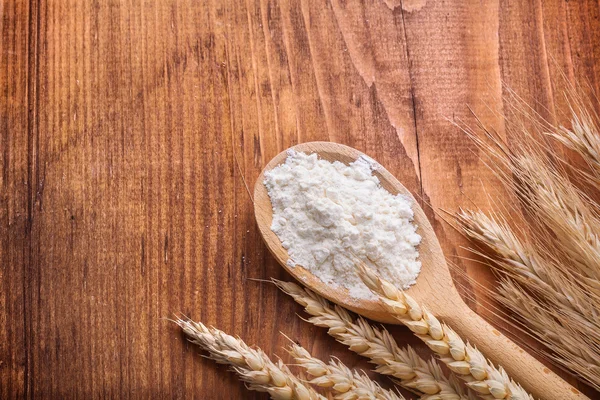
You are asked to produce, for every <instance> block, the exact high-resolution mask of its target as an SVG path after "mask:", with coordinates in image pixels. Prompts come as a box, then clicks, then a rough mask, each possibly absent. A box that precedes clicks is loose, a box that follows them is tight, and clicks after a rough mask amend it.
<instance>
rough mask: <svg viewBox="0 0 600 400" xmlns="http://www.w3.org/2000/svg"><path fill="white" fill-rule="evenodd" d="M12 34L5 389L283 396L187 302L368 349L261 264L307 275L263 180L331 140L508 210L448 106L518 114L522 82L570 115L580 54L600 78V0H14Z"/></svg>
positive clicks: (328, 349)
mask: <svg viewBox="0 0 600 400" xmlns="http://www.w3.org/2000/svg"><path fill="white" fill-rule="evenodd" d="M0 32H1V42H0V50H1V51H0V171H1V173H0V398H20V397H39V398H71V397H77V398H101V397H102V398H104V397H110V398H138V397H165V398H190V397H196V398H206V399H229V398H231V399H235V398H250V399H255V398H256V399H264V398H266V397H265V396H264V395H261V394H254V393H250V392H248V391H247V390H246V389H245V388H244V385H243V384H241V383H239V382H238V381H237V380H236V378H235V377H234V376H233V374H231V373H228V372H226V369H225V368H224V367H222V366H216V365H214V364H213V363H212V362H211V361H207V360H205V359H203V358H202V357H200V356H199V353H198V352H197V351H195V350H196V349H194V347H193V346H191V345H190V344H188V343H187V342H186V341H185V340H184V338H183V336H182V335H181V333H180V332H179V330H178V329H177V328H176V326H175V325H174V324H173V323H171V322H169V321H167V320H166V319H165V318H168V317H171V316H173V314H174V313H183V314H185V315H188V316H190V317H192V318H194V319H196V320H201V321H203V322H205V323H207V324H213V325H215V326H216V327H218V328H221V329H223V330H225V331H227V332H229V333H232V334H237V335H239V336H240V337H242V338H243V339H244V340H245V341H247V342H248V343H251V344H257V345H259V346H261V347H262V348H263V349H265V350H266V351H267V352H268V353H270V354H274V353H277V354H280V355H282V356H284V358H286V357H285V354H284V352H283V351H282V346H284V345H285V344H286V339H285V338H284V337H283V336H282V335H281V333H280V332H284V333H286V334H287V335H288V336H290V338H292V339H294V340H297V341H299V342H300V343H302V344H303V345H305V346H307V347H308V348H309V349H310V350H311V351H312V352H313V353H314V354H315V355H317V356H322V357H325V356H329V355H336V356H339V357H340V358H341V359H342V360H344V361H345V362H347V363H348V364H350V365H352V366H354V365H358V366H361V367H367V366H366V364H365V363H364V362H362V361H361V360H359V359H358V357H356V356H353V355H351V354H349V353H348V352H347V351H345V350H344V348H343V346H341V345H338V344H336V343H335V342H334V341H333V340H332V339H331V338H329V337H328V336H327V335H326V333H325V332H324V331H323V330H322V329H319V328H314V327H312V326H309V325H308V324H307V323H305V322H303V321H302V320H300V319H299V318H298V317H297V316H296V315H295V314H296V313H298V312H300V307H299V306H297V305H296V304H295V303H293V302H292V301H291V300H290V299H289V298H287V297H286V296H285V295H283V294H281V293H279V292H278V291H277V290H276V289H275V288H274V287H273V286H272V285H269V284H266V283H263V282H260V281H257V280H254V279H258V280H260V279H268V278H269V277H277V278H280V279H289V276H288V275H286V274H285V273H284V271H283V269H282V268H280V267H279V266H278V265H277V264H276V262H275V261H274V260H273V258H272V257H271V256H270V255H269V254H268V252H267V251H266V249H265V246H264V245H263V244H262V242H261V239H260V236H259V234H258V230H257V227H256V225H255V222H254V217H253V214H252V200H251V198H250V196H249V193H248V192H247V188H246V184H247V185H248V186H249V187H252V186H253V184H254V180H255V179H256V177H257V176H258V174H259V173H260V170H261V169H262V167H263V166H264V165H265V164H266V163H267V162H268V161H269V160H270V159H271V158H272V157H273V156H275V155H276V154H277V153H278V152H279V151H281V150H282V149H284V148H286V147H289V146H291V145H293V144H296V143H299V142H305V141H312V140H325V141H326V140H329V141H335V142H339V143H343V144H346V145H349V146H352V147H355V148H357V149H359V150H360V151H363V152H365V153H367V154H369V155H371V156H372V157H374V158H376V159H377V160H378V161H379V162H381V163H382V164H383V165H385V167H386V168H387V169H388V170H389V171H390V172H392V173H393V174H394V175H395V176H396V177H397V178H398V179H399V180H400V181H401V182H402V183H403V184H404V185H405V186H406V187H407V188H408V189H409V190H411V191H412V192H413V193H414V194H415V195H416V196H417V197H418V198H421V199H422V202H423V204H430V205H432V206H433V207H434V208H435V209H445V210H449V211H453V210H457V209H458V207H460V206H468V205H471V204H473V202H474V203H475V204H477V205H480V206H482V207H483V208H484V209H487V208H489V207H490V205H489V200H488V196H489V197H492V198H497V197H500V198H501V197H502V196H505V195H504V194H503V193H502V192H501V191H500V190H499V189H498V187H497V186H498V185H497V183H496V182H495V180H494V179H493V176H492V174H491V173H490V172H489V171H488V170H487V169H486V168H485V166H484V165H483V162H482V161H481V160H480V158H479V154H478V153H477V151H476V149H475V148H474V146H473V145H472V143H470V142H469V140H467V139H466V138H465V136H464V135H463V134H462V133H461V132H460V131H459V130H458V129H456V128H455V127H454V126H453V125H452V124H451V123H450V122H449V119H450V120H451V119H462V120H464V121H465V122H467V123H473V117H472V116H471V115H470V113H469V111H468V108H467V105H470V106H471V107H472V108H473V110H474V111H475V112H476V113H477V114H478V115H479V116H480V117H481V118H482V120H484V121H485V122H486V123H488V124H491V125H493V126H496V127H497V128H498V129H499V130H500V131H501V132H502V121H501V119H500V118H499V117H498V116H497V114H496V113H495V112H494V110H502V108H503V106H506V104H503V97H502V94H503V91H506V88H503V86H502V82H504V83H506V85H508V87H510V88H512V89H514V90H515V91H516V92H517V93H519V94H520V95H521V96H522V97H523V98H524V99H526V100H527V101H530V102H532V103H534V104H535V108H536V109H537V110H538V111H539V112H540V113H542V115H544V116H547V117H548V118H553V119H554V118H556V119H557V120H560V119H561V118H562V117H561V115H560V110H561V109H563V108H564V103H565V102H564V99H563V97H562V93H561V87H562V85H563V83H561V82H562V81H561V79H562V78H561V74H562V73H564V74H565V75H566V77H567V78H568V79H570V80H572V81H574V80H578V81H580V82H582V83H583V84H585V85H586V86H587V87H589V89H590V90H592V89H593V90H595V91H597V92H599V89H600V6H599V4H598V2H597V1H584V0H573V1H567V2H564V1H558V0H550V1H541V0H536V1H525V2H523V1H522V2H518V1H510V2H509V1H500V2H497V1H464V2H450V1H448V2H443V1H433V0H410V1H409V0H366V1H362V2H358V1H356V2H355V1H344V0H328V1H325V0H315V1H308V0H297V1H290V0H280V1H276V0H272V1H270V0H255V1H253V0H245V1H219V0H207V1H192V0H185V1H175V0H163V1H118V0H112V1H96V0H95V1H87V2H86V1H77V0H66V1H62V0H60V1H59V0H50V1H39V0H38V1H35V0H32V1H21V0H0ZM504 101H506V100H504ZM555 114H557V115H558V117H556V116H555ZM508 140H509V141H510V138H508ZM428 210H429V211H428V212H429V216H430V218H431V221H432V224H433V227H434V229H435V230H436V233H437V235H438V237H439V239H440V242H441V244H442V247H443V249H444V251H445V254H446V255H447V256H448V257H449V258H450V259H451V260H452V261H453V262H454V263H456V264H458V267H459V268H460V269H462V270H464V271H466V272H467V273H468V274H469V275H470V276H472V277H474V278H476V279H477V280H479V281H480V282H482V283H486V284H489V283H490V282H491V281H492V279H491V277H490V275H489V273H487V272H486V270H485V268H482V267H480V266H478V265H477V264H476V263H473V262H468V261H465V260H464V259H462V258H457V256H467V255H468V254H467V253H466V252H465V251H464V250H461V249H460V247H461V246H462V245H464V244H465V242H464V240H463V239H462V238H461V237H460V235H459V234H457V233H456V232H455V231H453V229H452V228H451V227H449V226H448V225H445V224H444V223H443V221H442V220H441V219H440V217H437V216H436V215H435V214H434V213H433V212H432V211H431V209H428ZM479 311H481V313H482V314H484V315H485V314H486V312H485V310H479ZM393 332H394V334H395V335H396V337H397V339H398V340H399V342H401V343H404V342H408V343H413V344H415V345H416V346H417V348H418V349H419V350H420V351H422V353H423V354H424V355H426V354H427V351H425V349H424V348H423V346H421V345H419V344H418V343H417V342H416V341H415V340H414V339H413V338H412V337H411V335H410V333H409V332H407V331H405V330H403V329H402V328H393ZM520 337H521V338H522V339H523V340H525V339H524V338H523V335H522V334H520ZM559 373H560V374H561V375H562V376H565V377H567V378H568V375H566V374H565V373H564V372H559ZM568 379H570V378H568ZM570 381H571V382H574V381H573V380H572V379H570ZM382 382H383V380H382ZM580 388H581V389H582V390H584V391H585V392H586V393H588V394H589V395H590V396H592V397H593V396H598V394H597V393H595V392H593V391H590V390H589V389H586V388H584V387H582V386H580Z"/></svg>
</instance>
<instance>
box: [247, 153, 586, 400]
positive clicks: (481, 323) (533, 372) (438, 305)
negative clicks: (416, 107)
mask: <svg viewBox="0 0 600 400" xmlns="http://www.w3.org/2000/svg"><path fill="white" fill-rule="evenodd" d="M292 149H294V150H296V151H298V152H304V153H307V154H310V153H317V154H318V156H319V157H320V158H322V159H324V160H328V161H332V162H333V161H340V162H342V163H345V164H349V163H351V162H353V161H355V160H356V159H357V158H358V157H360V156H361V155H363V154H362V153H361V152H359V151H358V150H356V149H353V148H351V147H348V146H344V145H341V144H336V143H329V142H310V143H303V144H299V145H297V146H294V147H292ZM286 157H287V151H283V152H281V153H279V154H278V155H277V156H276V157H275V158H273V159H272V160H271V162H269V164H267V166H266V167H265V169H264V170H263V171H262V173H261V174H260V176H259V177H258V180H257V181H256V184H255V186H254V211H255V214H256V221H257V223H258V227H259V229H260V232H261V234H262V236H263V239H264V241H265V243H266V244H267V247H268V248H269V250H270V251H271V253H272V254H273V256H274V257H275V258H276V259H277V261H278V262H279V263H280V264H281V265H282V266H283V267H284V268H285V269H286V270H287V271H288V272H289V273H290V274H292V275H293V276H294V277H295V278H296V279H298V280H299V281H300V282H302V284H303V285H305V286H307V287H309V288H310V289H312V290H314V291H315V292H317V293H318V294H320V295H321V296H323V297H325V298H327V299H329V300H331V301H333V302H334V303H337V304H339V305H341V306H343V307H345V308H347V309H350V310H352V311H354V312H356V313H358V314H361V315H363V316H365V317H367V318H370V319H372V320H375V321H380V322H386V323H392V324H398V323H399V322H398V321H397V320H396V319H394V318H392V317H390V315H388V314H386V313H385V311H383V308H382V306H381V305H380V304H379V303H378V302H377V301H374V300H361V299H355V298H352V297H350V296H349V295H348V291H347V290H346V289H345V288H341V287H338V288H332V287H329V286H327V285H326V284H325V283H323V282H322V281H321V280H319V279H318V278H316V277H315V276H314V275H312V274H311V273H310V272H309V271H307V270H306V269H304V268H302V267H300V266H296V267H289V266H288V265H287V260H288V258H289V257H288V253H287V250H285V249H284V248H283V247H282V246H281V242H280V241H279V238H278V237H277V235H276V234H275V233H273V231H272V230H271V222H272V220H273V209H272V206H271V200H270V198H269V195H268V193H267V189H266V188H265V186H264V183H263V182H264V173H265V171H268V170H270V169H272V168H274V167H275V166H277V165H279V164H281V163H283V162H284V161H285V159H286ZM374 175H375V176H377V178H378V179H379V181H380V182H381V185H382V186H383V187H384V188H385V189H386V190H388V191H389V192H390V193H392V194H398V193H402V194H404V195H405V196H407V197H408V198H410V199H411V200H412V201H413V203H414V205H413V211H414V214H415V216H414V222H415V224H416V225H417V233H419V234H420V235H421V237H422V240H421V244H420V245H419V253H420V257H419V258H420V261H421V264H422V268H421V273H420V274H419V277H418V278H417V283H416V284H415V285H413V286H412V287H410V288H409V289H407V290H406V293H407V294H409V295H410V296H412V297H413V298H415V299H416V300H417V301H419V302H420V303H421V304H425V305H426V306H427V308H428V309H429V310H430V311H431V312H432V313H433V314H434V315H435V316H437V317H438V318H439V319H440V320H442V321H444V322H445V323H447V324H448V325H449V326H451V327H452V328H453V329H454V330H455V331H456V332H457V333H458V334H459V335H460V336H461V337H462V338H463V339H464V340H469V342H470V343H472V344H474V345H476V346H477V348H479V350H481V351H482V352H483V353H484V354H485V355H486V357H488V358H489V359H490V360H491V361H492V362H493V363H494V364H496V365H502V367H503V368H504V369H505V370H506V371H507V372H508V374H509V376H511V377H512V378H513V379H515V380H516V381H517V382H519V383H521V385H523V387H524V388H525V389H526V390H527V391H529V393H531V394H532V395H533V396H535V397H536V398H541V399H552V400H554V399H556V400H568V399H585V398H586V397H585V396H584V395H583V394H581V393H580V392H579V391H578V390H577V389H575V388H574V387H572V386H570V385H569V384H568V383H567V382H565V381H564V380H562V379H561V378H560V377H559V376H558V375H556V374H555V373H554V372H552V371H550V370H549V369H548V368H546V367H545V366H544V365H542V364H541V363H540V362H539V361H537V360H536V359H535V358H533V357H532V356H531V355H529V354H528V353H527V352H525V351H524V350H523V349H521V348H520V347H519V346H517V345H516V344H515V343H513V342H512V341H510V340H509V339H508V338H506V337H505V336H504V335H502V334H501V333H500V332H499V331H497V330H496V329H494V328H493V327H492V326H491V325H490V324H488V323H487V322H486V321H485V320H483V319H482V318H481V317H480V316H479V315H477V314H476V313H475V312H474V311H472V310H471V309H470V308H469V307H468V306H467V305H466V304H465V303H464V302H463V300H462V299H461V297H460V296H459V294H458V292H457V291H456V288H455V287H454V284H453V282H452V278H451V277H450V272H449V270H448V266H447V265H446V261H445V258H444V255H443V253H442V249H441V247H440V244H439V242H438V240H437V237H436V236H435V232H434V230H433V228H432V227H431V224H430V223H429V221H428V219H427V217H426V216H425V213H424V212H423V209H422V208H421V207H420V206H419V204H418V203H417V202H416V201H415V199H414V197H413V196H412V195H411V193H410V192H409V191H408V190H407V189H406V188H405V187H404V186H402V184H401V183H400V182H398V180H397V179H396V178H394V176H393V175H392V174H390V173H389V172H388V171H387V170H386V169H385V168H383V167H379V168H377V170H376V171H374Z"/></svg>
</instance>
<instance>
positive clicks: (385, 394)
mask: <svg viewBox="0 0 600 400" xmlns="http://www.w3.org/2000/svg"><path fill="white" fill-rule="evenodd" d="M288 351H289V353H290V354H291V355H292V357H294V359H295V360H296V363H297V364H298V365H299V366H300V367H302V368H304V369H305V370H306V372H307V373H308V375H310V376H311V377H312V378H311V379H310V380H309V381H308V382H310V383H311V384H313V385H316V386H319V387H322V388H328V389H330V390H332V391H334V392H335V393H336V394H335V395H334V398H335V399H340V400H355V399H378V400H404V397H403V396H402V395H400V394H399V393H396V392H394V391H391V390H386V389H383V388H382V387H381V386H379V384H378V383H377V382H375V381H373V380H371V379H370V378H369V377H368V376H367V375H366V374H365V373H364V372H362V373H360V372H357V371H352V370H350V368H348V367H346V366H345V365H344V364H343V363H342V362H341V361H339V360H331V361H330V362H329V364H326V363H324V362H323V361H321V360H319V359H318V358H315V357H313V356H312V355H311V354H310V353H309V352H308V351H307V350H306V349H305V348H303V347H302V346H298V345H297V344H292V345H291V346H290V347H289V350H288Z"/></svg>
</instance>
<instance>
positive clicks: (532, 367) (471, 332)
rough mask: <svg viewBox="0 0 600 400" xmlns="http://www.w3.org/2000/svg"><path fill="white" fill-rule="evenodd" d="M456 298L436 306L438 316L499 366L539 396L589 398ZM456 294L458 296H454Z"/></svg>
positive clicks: (550, 399) (562, 399) (551, 399)
mask: <svg viewBox="0 0 600 400" xmlns="http://www.w3.org/2000/svg"><path fill="white" fill-rule="evenodd" d="M456 296H457V297H456V298H455V299H456V301H450V302H447V303H446V304H445V305H444V306H441V307H439V306H438V307H435V311H434V312H435V313H436V316H437V317H438V318H439V319H440V320H443V321H444V322H446V323H447V324H448V325H449V326H450V327H451V328H452V329H454V330H455V331H456V333H458V334H459V335H460V336H461V337H462V338H463V339H468V340H469V342H470V343H471V344H472V345H475V346H476V347H477V348H478V349H479V350H480V351H481V352H482V353H483V354H484V355H485V356H486V357H487V358H488V359H489V360H491V361H492V362H493V363H494V364H495V365H501V366H502V368H504V369H505V370H506V372H507V373H508V375H509V376H510V377H511V378H513V379H514V380H515V381H516V382H517V383H520V384H521V385H522V386H523V388H524V389H525V390H527V391H528V392H529V393H531V394H532V395H533V396H534V398H536V399H545V400H582V399H587V397H586V396H585V395H584V394H582V393H581V392H580V391H579V390H577V389H575V388H574V387H573V386H571V385H569V384H568V383H567V382H566V381H564V380H563V379H562V378H560V377H559V376H558V375H556V374H555V373H554V372H552V371H551V370H550V369H549V368H547V367H545V366H544V365H543V364H542V363H540V362H539V361H538V360H536V359H535V358H534V357H533V356H531V355H530V354H529V353H527V352H526V351H525V350H523V349H522V348H521V347H519V346H518V345H517V344H516V343H514V342H513V341H511V340H510V339H508V338H507V337H506V336H504V335H503V334H502V333H500V332H499V331H498V330H496V329H495V328H494V327H493V326H492V325H490V324H489V323H487V322H486V321H485V320H484V319H483V318H481V317H480V316H479V315H477V314H476V313H475V312H474V311H473V310H471V309H470V308H469V307H468V306H467V305H466V304H465V303H464V302H463V301H462V299H461V298H460V297H459V296H458V294H456ZM453 297H454V296H453Z"/></svg>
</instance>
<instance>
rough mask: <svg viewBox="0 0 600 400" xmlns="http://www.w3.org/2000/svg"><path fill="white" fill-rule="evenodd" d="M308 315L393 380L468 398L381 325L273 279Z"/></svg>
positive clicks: (435, 398) (432, 398)
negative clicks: (352, 314) (400, 344)
mask: <svg viewBox="0 0 600 400" xmlns="http://www.w3.org/2000/svg"><path fill="white" fill-rule="evenodd" d="M273 282H274V283H275V284H276V285H277V287H279V288H280V289H281V290H282V291H283V292H285V293H287V294H288V295H290V296H291V297H292V298H293V299H294V300H295V301H296V302H297V303H298V304H300V305H302V306H303V307H304V309H305V311H306V312H307V313H308V314H310V315H311V317H310V318H308V320H307V321H308V322H310V323H311V324H313V325H316V326H320V327H324V328H328V333H329V335H330V336H332V337H334V338H335V339H336V340H337V341H339V342H340V343H342V344H344V345H346V346H348V347H349V348H350V350H352V351H353V352H355V353H357V354H359V355H361V356H363V357H366V358H368V359H369V360H370V362H371V363H373V364H375V365H376V366H377V368H376V369H375V371H376V372H378V373H380V374H383V375H388V376H391V377H393V378H395V379H396V382H397V383H398V384H399V385H401V386H403V387H405V388H407V389H409V390H412V391H416V392H418V393H419V394H423V395H424V396H423V397H422V398H423V399H427V400H468V399H470V397H469V396H468V395H466V394H464V393H463V391H462V388H461V386H460V384H459V383H458V382H456V381H454V380H451V379H448V378H446V376H445V375H444V374H443V373H442V371H441V369H440V368H439V366H438V365H437V362H436V361H435V360H431V361H429V362H427V361H425V360H423V359H422V358H421V357H419V356H418V355H417V353H416V352H415V351H414V350H413V349H412V348H410V347H407V348H405V349H401V348H400V347H399V346H398V344H397V343H396V341H395V340H394V338H393V337H392V336H391V335H390V333H389V332H388V331H387V330H386V329H384V328H377V327H374V326H372V325H370V324H369V323H368V322H367V321H366V320H365V319H364V318H362V317H358V318H356V320H354V319H353V318H352V317H351V315H350V314H349V313H348V312H347V311H346V310H345V309H343V308H342V307H340V306H337V305H332V304H331V303H330V302H329V301H327V300H325V299H324V298H323V297H321V296H319V295H317V294H316V293H314V292H312V291H311V290H309V289H304V288H302V287H300V286H298V285H296V284H295V283H292V282H283V281H278V280H273Z"/></svg>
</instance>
